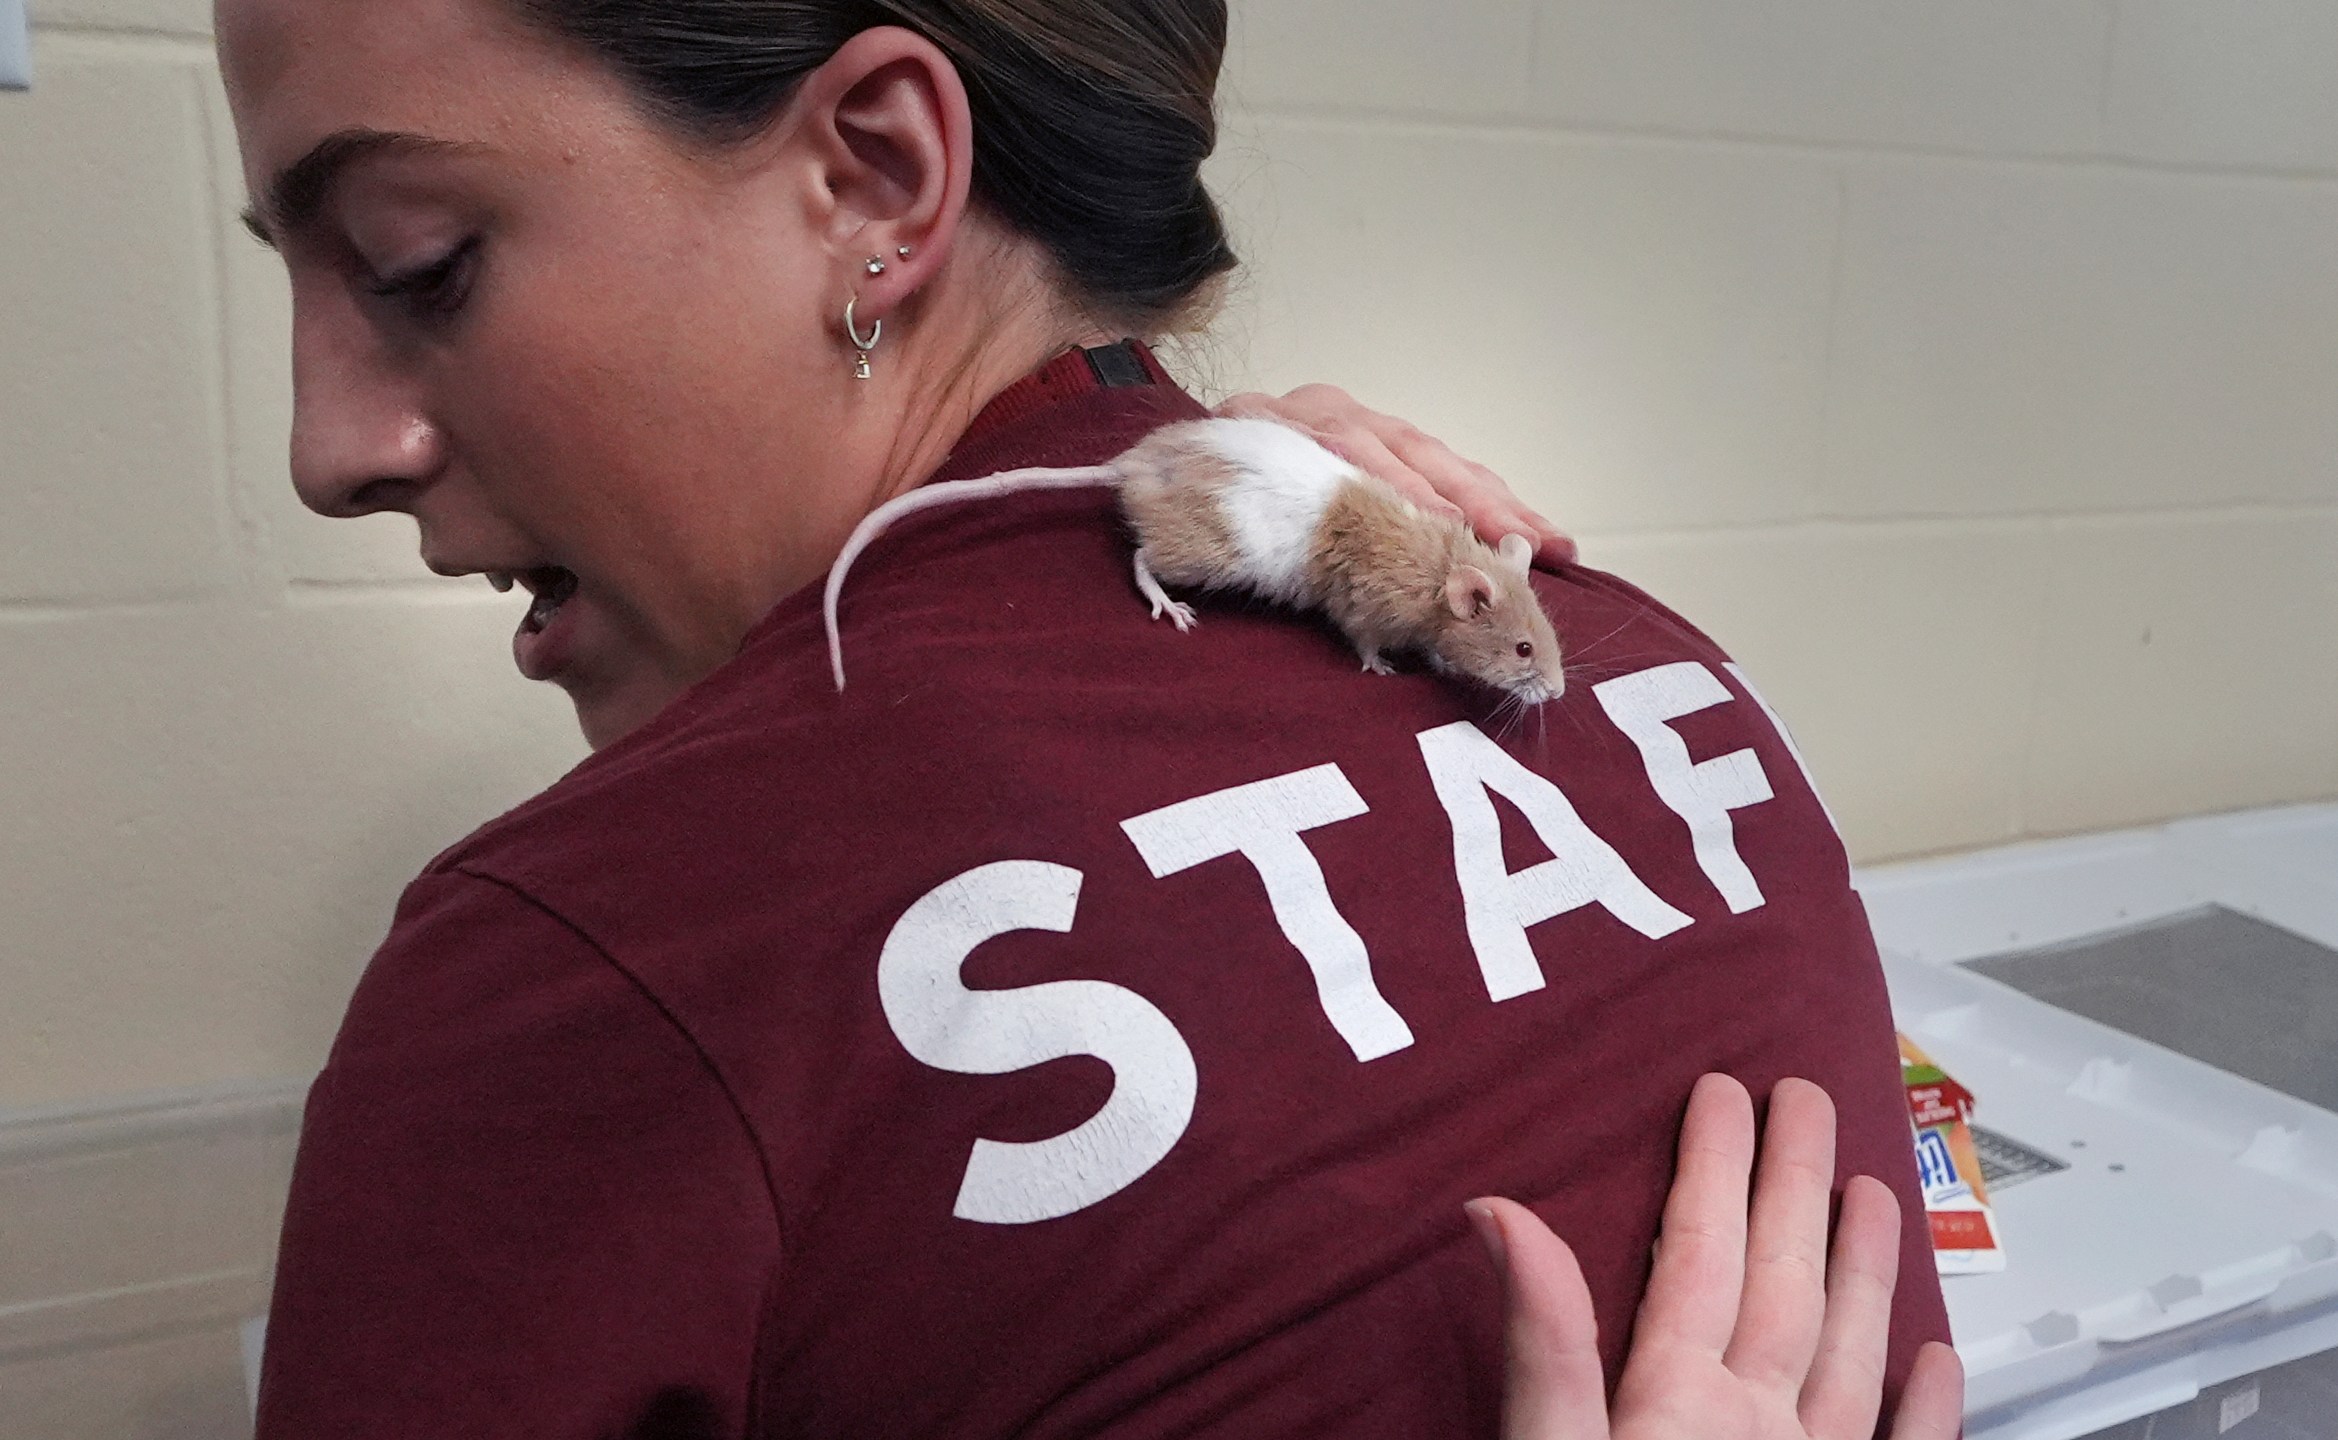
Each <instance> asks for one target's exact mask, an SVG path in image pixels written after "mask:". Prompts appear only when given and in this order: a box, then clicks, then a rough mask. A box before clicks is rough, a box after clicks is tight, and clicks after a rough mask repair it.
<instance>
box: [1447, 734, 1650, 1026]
mask: <svg viewBox="0 0 2338 1440" xmlns="http://www.w3.org/2000/svg"><path fill="white" fill-rule="evenodd" d="M1417 738H1418V739H1419V741H1420V746H1421V758H1422V759H1423V760H1425V761H1427V762H1428V765H1429V779H1430V781H1431V782H1432V783H1433V784H1435V786H1436V787H1437V798H1438V799H1439V800H1441V801H1443V802H1444V805H1445V814H1446V817H1447V818H1448V819H1449V820H1450V821H1451V822H1452V825H1453V874H1454V878H1455V879H1456V880H1458V881H1459V882H1460V884H1461V905H1462V913H1463V916H1464V917H1465V919H1466V921H1467V923H1468V926H1469V943H1470V944H1471V946H1473V947H1474V948H1475V949H1476V951H1477V963H1478V969H1479V970H1480V971H1482V972H1483V973H1484V975H1485V982H1486V993H1487V994H1488V995H1490V996H1492V997H1493V998H1494V999H1495V1000H1497V1001H1501V1000H1511V999H1515V998H1517V997H1518V996H1520V995H1524V994H1527V993H1529V992H1530V991H1535V990H1540V989H1541V988H1542V987H1543V984H1544V980H1543V974H1542V965H1541V964H1540V963H1539V962H1538V961H1536V960H1535V958H1534V948H1533V947H1532V946H1531V945H1529V944H1528V943H1527V940H1526V932H1527V930H1528V929H1529V928H1530V927H1532V926H1535V925H1540V924H1541V923H1542V922H1543V921H1545V920H1549V919H1551V918H1553V917H1555V916H1559V915H1564V914H1566V913H1567V912H1568V911H1570V910H1580V909H1582V908H1583V907H1584V906H1586V905H1599V906H1601V907H1602V908H1604V909H1605V910H1606V911H1607V912H1608V913H1609V914H1611V915H1613V916H1615V918H1617V919H1618V920H1621V921H1623V922H1624V923H1625V924H1626V925H1629V926H1631V927H1632V928H1633V929H1634V930H1637V931H1639V932H1640V933H1641V934H1643V935H1645V936H1647V937H1648V938H1649V939H1651V940H1655V939H1660V938H1662V937H1663V936H1666V935H1670V934H1671V933H1672V932H1674V931H1675V930H1679V929H1683V928H1685V927H1686V926H1687V925H1689V924H1690V923H1691V922H1690V920H1689V917H1688V916H1686V915H1683V914H1682V913H1681V912H1680V911H1678V910H1675V909H1673V908H1672V907H1671V906H1670V905H1667V904H1665V903H1664V901H1663V900H1661V899H1659V898H1658V897H1657V894H1656V892H1655V891H1653V890H1651V889H1649V888H1648V887H1647V886H1646V885H1645V884H1643V883H1642V882H1641V880H1640V877H1639V876H1637V875H1635V874H1633V873H1632V868H1631V867H1630V866H1629V865H1626V864H1625V863H1624V857H1623V856H1621V855H1618V854H1617V853H1616V852H1615V848H1614V847H1613V846H1611V845H1609V844H1608V843H1607V842H1606V841H1605V840H1602V839H1600V838H1599V837H1598V836H1597V835H1595V834H1593V833H1592V832H1591V827H1590V826H1588V825H1585V824H1584V823H1583V817H1582V816H1580V815H1578V814H1576V813H1575V807H1574V805H1573V804H1571V803H1569V801H1568V799H1567V797H1566V796H1565V795H1564V794H1563V793H1561V792H1560V790H1559V787H1558V786H1556V785H1553V784H1552V783H1551V782H1550V781H1548V780H1545V779H1544V778H1543V777H1541V776H1540V775H1537V774H1535V773H1534V772H1533V771H1532V770H1529V769H1527V768H1526V767H1525V766H1524V765H1521V764H1519V763H1518V762H1517V761H1516V760H1514V759H1512V758H1511V757H1510V754H1509V752H1508V751H1505V750H1504V749H1503V748H1502V747H1501V746H1499V745H1496V744H1495V743H1494V742H1493V741H1492V740H1490V739H1488V738H1487V737H1486V734H1485V732H1484V731H1482V730H1480V729H1478V728H1477V726H1475V725H1472V724H1471V723H1469V722H1468V721H1467V720H1459V721H1456V722H1454V723H1453V724H1451V725H1444V726H1440V727H1438V728H1437V729H1434V730H1424V731H1422V732H1421V734H1420V735H1419V736H1418V737H1417ZM1489 790H1491V791H1494V792H1497V793H1499V794H1500V795H1501V796H1502V798H1504V799H1506V800H1508V801H1509V802H1510V803H1511V804H1513V805H1515V806H1517V807H1518V809H1519V810H1520V812H1521V813H1523V814H1524V815H1525V816H1526V819H1527V822H1528V823H1529V824H1531V825H1532V826H1533V827H1534V833H1535V834H1536V835H1538V836H1540V837H1541V838H1542V843H1543V844H1544V845H1546V846H1548V847H1549V849H1550V852H1551V858H1550V859H1548V860H1545V861H1543V862H1542V863H1541V864H1539V865H1529V866H1528V867H1527V868H1525V869H1524V870H1521V871H1519V872H1518V873H1517V874H1515V875H1513V874H1511V873H1510V869H1509V866H1508V864H1507V863H1506V862H1505V861H1504V860H1503V859H1502V822H1501V817H1499V816H1498V815H1496V814H1495V813H1494V802H1493V800H1492V799H1491V798H1489V797H1488V795H1487V793H1486V792H1488V791H1489Z"/></svg>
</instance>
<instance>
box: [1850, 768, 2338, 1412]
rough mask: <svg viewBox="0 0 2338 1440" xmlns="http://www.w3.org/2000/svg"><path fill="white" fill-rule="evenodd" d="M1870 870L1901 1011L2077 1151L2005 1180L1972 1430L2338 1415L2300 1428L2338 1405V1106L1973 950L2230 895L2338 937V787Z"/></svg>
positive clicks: (1965, 1308)
mask: <svg viewBox="0 0 2338 1440" xmlns="http://www.w3.org/2000/svg"><path fill="white" fill-rule="evenodd" d="M1860 888H1861V890H1862V891H1863V893H1864V894H1865V895H1866V897H1867V902H1868V907H1869V911H1870V914H1871V915H1872V917H1873V919H1874V921H1875V927H1876V936H1877V940H1878V942H1879V944H1880V945H1881V947H1882V948H1883V950H1884V953H1885V968H1886V974H1887V977H1888V979H1889V981H1890V984H1891V988H1892V999H1893V1005H1894V1009H1895V1010H1896V1011H1897V1012H1898V1015H1899V1020H1900V1025H1901V1028H1903V1029H1905V1030H1906V1031H1907V1032H1908V1033H1909V1034H1910V1035H1912V1036H1913V1037H1915V1039H1916V1041H1917V1042H1918V1043H1919V1044H1921V1045H1922V1046H1923V1047H1924V1048H1925V1050H1927V1051H1928V1052H1930V1053H1931V1054H1932V1055H1933V1056H1934V1057H1935V1058H1936V1059H1938V1060H1939V1061H1940V1063H1941V1065H1942V1066H1943V1067H1944V1068H1946V1069H1947V1070H1948V1071H1949V1073H1950V1074H1952V1075H1954V1076H1956V1078H1957V1079H1958V1080H1960V1081H1962V1082H1963V1083H1964V1084H1965V1085H1966V1086H1967V1087H1969V1088H1970V1089H1971V1090H1972V1091H1973V1093H1974V1094H1975V1095H1976V1096H1977V1097H1978V1102H1979V1103H1978V1109H1977V1110H1976V1112H1975V1115H1974V1120H1975V1123H1976V1124H1977V1125H1978V1126H1979V1127H1981V1128H1982V1129H1985V1130H1989V1131H1994V1132H1997V1133H1999V1134H2002V1135H2004V1136H2006V1137H2008V1138H2009V1139H2011V1140H2013V1141H2015V1142H2018V1144H2020V1145H2021V1146H2023V1147H2026V1148H2028V1149H2030V1150H2034V1151H2037V1152H2039V1153H2040V1154H2042V1155H2045V1156H2047V1157H2050V1158H2051V1159H2053V1160H2055V1161H2059V1162H2062V1163H2063V1164H2065V1165H2066V1166H2067V1168H2066V1169H2063V1170H2059V1171H2056V1172H2054V1173H2052V1174H2046V1175H2040V1176H2036V1177H2033V1178H2028V1179H2025V1180H2023V1181H2021V1182H2019V1183H2017V1184H2013V1185H2010V1186H2007V1187H2006V1188H2004V1189H2003V1190H2001V1191H2000V1192H1999V1193H1998V1194H1997V1195H1996V1196H1995V1199H1996V1200H1997V1202H1998V1204H1997V1208H1998V1214H1999V1218H2000V1220H2001V1222H2002V1228H2003V1231H2004V1239H2005V1246H2006V1250H2007V1254H2008V1261H2009V1263H2008V1266H2007V1269H2006V1270H2005V1271H2004V1272H2003V1273H2002V1274H1995V1275H1977V1276H1956V1277H1951V1278H1949V1279H1947V1280H1945V1281H1944V1282H1943V1286H1944V1289H1945V1290H1946V1292H1947V1295H1948V1304H1949V1314H1950V1319H1951V1323H1952V1325H1953V1327H1954V1330H1955V1335H1956V1341H1957V1348H1958V1350H1959V1352H1960V1353H1961V1354H1962V1355H1963V1357H1964V1361H1965V1365H1966V1369H1967V1375H1968V1400H1967V1416H1968V1434H1969V1435H1970V1436H1971V1437H1972V1440H2076V1437H2080V1436H2086V1435H2092V1434H2095V1433H2097V1432H2102V1431H2113V1433H2116V1434H2118V1435H2120V1436H2121V1437H2122V1440H2127V1437H2130V1436H2131V1437H2133V1440H2141V1437H2142V1436H2143V1434H2144V1430H2142V1429H2135V1430H2131V1431H2121V1430H2116V1429H2115V1427H2120V1426H2122V1425H2125V1424H2127V1423H2128V1422H2132V1421H2136V1420H2139V1419H2140V1418H2142V1417H2146V1416H2157V1417H2159V1418H2157V1419H2154V1420H2153V1421H2152V1422H2151V1424H2150V1426H2149V1427H2148V1428H2149V1433H2150V1437H2151V1440H2175V1437H2183V1436H2189V1435H2191V1434H2194V1433H2202V1434H2207V1435H2215V1436H2218V1437H2219V1440H2221V1437H2222V1436H2223V1435H2225V1434H2230V1435H2233V1436H2235V1437H2237V1440H2251V1437H2253V1436H2259V1435H2262V1436H2264V1437H2266V1440H2287V1437H2288V1436H2290V1435H2292V1434H2302V1435H2311V1436H2316V1437H2321V1440H2327V1437H2334V1436H2338V1410H2334V1411H2333V1412H2332V1413H2331V1414H2329V1415H2328V1416H2327V1417H2324V1418H2326V1421H2327V1423H2326V1424H2325V1425H2323V1426H2322V1428H2320V1429H2305V1430H2302V1431H2301V1430H2298V1429H2297V1427H2298V1426H2300V1425H2310V1424H2313V1423H2316V1422H2314V1421H2313V1420H2312V1419H2311V1418H2310V1417H2311V1416H2312V1412H2313V1409H2314V1408H2315V1407H2318V1406H2321V1405H2323V1404H2324V1403H2325V1402H2324V1400H2323V1399H2322V1398H2321V1391H2320V1390H2319V1389H2317V1385H2318V1383H2319V1382H2313V1381H2311V1379H2310V1377H2311V1376H2313V1375H2316V1374H2322V1373H2338V1370H2332V1371H2328V1372H2324V1371H2316V1370H2313V1369H2312V1367H2311V1366H2305V1367H2300V1366H2299V1365H2298V1364H2297V1363H2296V1362H2301V1361H2306V1360H2308V1359H2309V1357H2314V1356H2318V1355H2322V1354H2323V1352H2327V1351H2331V1350H2333V1349H2338V1114H2333V1113H2331V1112H2330V1111H2329V1110H2325V1109H2322V1108H2319V1107H2317V1106H2315V1105H2312V1104H2309V1103H2306V1102H2305V1101H2303V1100H2300V1099H2297V1098H2293V1097H2292V1096H2290V1095H2287V1094H2283V1093H2280V1092H2278V1091H2276V1090H2273V1089H2271V1088H2268V1087H2267V1086H2265V1085H2262V1084H2258V1083H2256V1082H2254V1081H2250V1080H2246V1079H2242V1078H2240V1077H2239V1076H2237V1075H2234V1074H2231V1073H2228V1072H2227V1071H2225V1070H2221V1069H2218V1068H2216V1067H2215V1066H2213V1065H2210V1064H2207V1063H2204V1062H2203V1061H2201V1060H2199V1059H2195V1058H2193V1057H2191V1056H2188V1055H2184V1054H2179V1053H2177V1052H2176V1051H2175V1050H2173V1049H2169V1048H2166V1047H2163V1046H2161V1045H2155V1044H2152V1043H2150V1042H2149V1041H2146V1040H2143V1039H2139V1038H2137V1037H2136V1036H2134V1035H2131V1034H2127V1033H2125V1032H2123V1031H2121V1030H2119V1029H2115V1028H2113V1027H2112V1026H2110V1025H2106V1024H2102V1023H2098V1022H2097V1021H2094V1020H2089V1019H2086V1018H2083V1017H2082V1016H2080V1015H2078V1014H2075V1013H2072V1012H2070V1011H2068V1010H2064V1009H2060V1008H2057V1007H2055V1006H2053V1005H2048V1004H2045V1003H2043V1002H2041V1001H2039V1000H2036V999H2032V998H2031V997H2030V996H2029V995H2026V994H2023V993H2022V992H2021V991H2020V990H2017V989H2015V988H2013V987H2012V986H2010V985H2007V984H2004V983H2000V982H1999V981H1997V980H1993V979H1989V978H1986V977H1984V976H1983V975H1980V974H1978V973H1975V972H1973V971H1971V970H1969V969H1967V968H1965V965H1964V962H1967V961H1972V960H1978V959H1983V958H1986V957H1992V956H2001V955H2004V954H2006V953H2008V952H2014V951H2022V950H2028V949H2033V948H2036V947H2041V946H2048V945H2056V944H2062V943H2066V942H2071V941H2077V940H2082V939H2085V938H2087V937H2090V936H2097V935H2102V934H2105V933H2108V932H2114V931H2118V930H2120V929H2122V928H2126V927H2133V926H2136V925H2140V924H2144V923H2147V922H2153V921H2164V920H2167V919H2170V918H2172V917H2180V916H2183V915H2186V914H2187V913H2189V912H2193V911H2197V910H2201V909H2203V908H2206V907H2222V908H2225V909H2228V910H2231V911H2233V912H2236V913H2238V914H2241V915H2247V916H2253V917H2255V918H2257V919H2259V920H2262V921H2265V922H2267V923H2269V924H2272V925H2275V926H2278V927H2280V928H2281V929H2282V930H2284V931H2286V932H2288V933H2289V934H2290V935H2293V936H2297V937H2302V938H2303V939H2305V940H2308V941H2313V942H2316V943H2318V944H2319V945H2322V946H2326V947H2329V948H2330V949H2332V950H2334V951H2338V806H2318V807H2309V808H2302V809H2292V810H2284V811H2274V812H2261V813H2257V814H2251V815H2241V816H2229V817H2220V818H2217V819H2213V820H2201V821H2190V822H2185V823H2183V824H2179V825H2174V826H2169V827H2166V828H2164V829H2159V830H2153V831H2144V832H2135V833H2130V834H2122V835H2113V836H2103V837H2090V838H2087V839H2082V840H2075V841H2067V842H2052V843H2046V844H2036V845H2025V846H2019V847H2014V848H2012V849H2008V850H2002V851H1996V852H1991V853H1988V854H1982V855H1974V856H1963V857H1956V858H1952V859H1948V860H1941V861H1931V862H1923V863H1919V864H1913V865H1906V866H1896V867H1890V868H1886V869H1882V870H1877V871H1873V872H1870V873H1867V874H1864V875H1862V877H1861V881H1860ZM2326 978H2327V990H2326V991H2317V992H2316V996H2315V997H2314V998H2313V1000H2312V1003H2315V1004H2321V1003H2325V999H2324V998H2323V997H2325V996H2326V1003H2327V1004H2328V1005H2329V1006H2330V1007H2331V1008H2330V1012H2329V1013H2331V1014H2338V963H2334V964H2333V965H2332V966H2331V967H2330V973H2329V974H2328V975H2327V977H2326ZM2316 983H2319V980H2318V978H2317V982H2316ZM2234 998H2235V1002H2236V1004H2237V1003H2238V1002H2239V1001H2241V1000H2244V999H2246V998H2247V997H2246V996H2243V995H2239V994H2236V995H2235V997H2234ZM2330 1064H2331V1065H2332V1066H2334V1067H2338V1054H2333V1055H2332V1056H2331V1059H2330ZM2282 1367H2288V1368H2282ZM2249 1377H2258V1378H2257V1382H2256V1389H2255V1391H2254V1392H2251V1391H2250V1390H2249V1383H2250V1381H2249ZM2251 1393H2254V1395H2255V1397H2256V1398H2255V1399H2254V1400H2251V1399H2250V1398H2248V1397H2249V1395H2250V1394H2251ZM2331 1393H2333V1394H2338V1388H2334V1389H2332V1391H2331ZM2228 1401H2229V1402H2230V1403H2229V1405H2228V1403H2227V1402H2228ZM2210 1412H2213V1414H2210ZM2244 1412H2246V1413H2244ZM2202 1415H2210V1420H2211V1421H2213V1422H2214V1424H2222V1425H2225V1427H2226V1428H2225V1429H2223V1430H2221V1431H2220V1430H2217V1429H2214V1428H2210V1429H2209V1430H2206V1431H2200V1430H2198V1424H2199V1423H2207V1422H2201V1421H2200V1419H2199V1417H2200V1416H2202ZM2301 1415H2302V1416H2305V1417H2308V1418H2302V1419H2301V1418H2299V1417H2300V1416H2301ZM2187 1427H2188V1428H2187Z"/></svg>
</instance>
